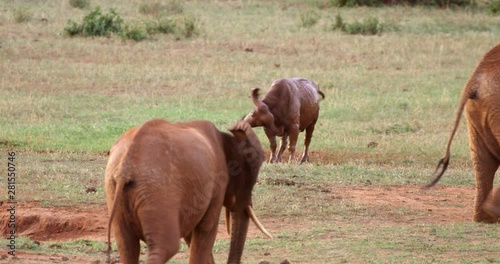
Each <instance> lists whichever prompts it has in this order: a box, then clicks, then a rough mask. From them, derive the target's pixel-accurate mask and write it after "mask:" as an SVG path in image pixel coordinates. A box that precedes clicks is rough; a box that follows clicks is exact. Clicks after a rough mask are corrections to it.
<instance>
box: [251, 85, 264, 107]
mask: <svg viewBox="0 0 500 264" xmlns="http://www.w3.org/2000/svg"><path fill="white" fill-rule="evenodd" d="M259 90H260V89H259V88H253V90H252V101H253V104H254V105H255V106H256V107H257V108H260V107H261V106H262V105H263V104H264V103H263V102H261V101H260V100H259Z"/></svg>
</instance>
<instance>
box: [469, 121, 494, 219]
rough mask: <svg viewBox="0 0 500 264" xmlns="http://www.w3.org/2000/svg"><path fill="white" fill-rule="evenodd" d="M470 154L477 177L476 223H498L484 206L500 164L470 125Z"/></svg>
mask: <svg viewBox="0 0 500 264" xmlns="http://www.w3.org/2000/svg"><path fill="white" fill-rule="evenodd" d="M469 140H470V153H471V158H472V162H473V165H474V173H475V175H476V197H475V202H474V203H475V205H474V221H476V222H484V223H494V222H497V220H498V219H497V218H495V217H492V216H491V215H489V214H487V213H486V212H485V211H484V210H483V204H484V203H485V201H486V198H487V197H488V195H489V194H490V192H491V190H492V188H493V179H494V177H495V172H496V171H497V169H498V166H499V162H498V160H497V159H496V157H495V156H494V155H493V154H492V153H491V152H490V151H489V150H488V147H487V146H486V143H485V142H484V141H483V139H482V138H481V136H480V135H479V133H478V132H477V131H476V130H475V129H474V128H472V126H470V125H469Z"/></svg>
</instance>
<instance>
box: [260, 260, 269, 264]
mask: <svg viewBox="0 0 500 264" xmlns="http://www.w3.org/2000/svg"><path fill="white" fill-rule="evenodd" d="M259 264H271V263H269V261H261V262H259Z"/></svg>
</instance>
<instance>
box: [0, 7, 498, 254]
mask: <svg viewBox="0 0 500 264" xmlns="http://www.w3.org/2000/svg"><path fill="white" fill-rule="evenodd" d="M306 2H307V1H306ZM179 3H181V2H180V1H168V3H167V2H162V3H161V4H159V5H157V6H155V5H146V4H145V3H144V2H126V3H123V2H122V1H116V0H113V1H90V6H89V7H86V8H83V9H79V8H73V7H71V5H69V4H68V3H66V2H60V1H59V2H57V1H56V2H54V1H22V0H16V1H4V2H0V10H6V11H5V12H0V25H1V26H0V72H2V74H1V75H0V94H1V97H2V100H0V112H1V113H2V115H0V128H1V129H0V142H1V143H0V151H1V152H2V153H5V152H6V151H9V150H16V151H17V153H18V159H17V161H18V162H19V172H20V173H21V175H22V176H21V177H20V179H19V185H18V188H19V192H20V193H21V194H20V195H19V196H18V198H19V199H20V200H28V201H30V200H40V201H42V202H43V203H42V204H43V205H45V206H71V205H78V204H93V205H97V206H99V205H102V204H104V203H105V201H104V193H103V185H104V184H103V175H104V168H105V165H106V158H107V157H106V156H105V155H104V154H103V153H105V152H106V151H108V150H109V148H110V147H111V145H112V144H113V143H114V141H115V140H116V139H117V138H118V137H119V136H120V135H121V134H122V133H123V132H124V131H125V130H127V129H128V128H130V127H133V126H137V125H140V124H142V123H143V122H145V121H147V120H149V119H151V118H165V119H167V120H170V121H184V120H191V119H208V120H210V121H212V122H213V123H214V124H215V125H216V126H217V127H218V128H220V129H221V130H224V131H227V130H226V127H228V126H229V125H231V124H232V123H233V122H235V121H236V120H239V119H241V118H242V117H243V116H244V115H245V114H247V113H248V112H249V111H250V110H251V109H252V107H253V106H252V102H251V99H250V96H249V95H250V91H251V89H252V88H254V87H260V88H262V89H263V90H266V89H267V88H268V87H269V85H270V84H271V83H272V81H273V80H274V79H277V78H282V77H292V76H302V77H306V78H310V79H311V80H313V81H315V82H316V83H318V84H319V85H320V88H321V90H322V91H323V92H324V93H325V95H326V99H325V100H323V101H322V102H321V110H320V119H319V121H318V125H317V127H316V131H315V133H314V137H313V140H312V144H311V151H312V152H313V153H312V156H311V160H312V163H311V164H306V165H303V166H299V165H296V164H278V165H272V166H271V165H269V164H265V165H264V167H263V169H262V170H261V175H260V179H261V180H260V183H259V184H258V185H257V187H256V189H255V198H254V199H255V201H254V202H255V204H256V205H259V206H258V207H257V206H256V209H257V210H258V213H259V216H260V217H261V218H263V219H265V218H273V217H276V218H277V219H278V220H276V221H283V226H284V228H283V229H279V230H272V232H273V233H274V234H275V235H276V237H277V238H276V239H274V240H268V239H262V238H259V237H257V238H252V239H249V240H248V241H247V246H246V250H245V253H244V258H245V261H246V262H248V263H258V262H259V261H261V260H266V261H270V262H272V263H276V262H278V263H279V262H280V261H282V260H283V259H286V258H288V259H289V260H290V261H291V262H292V263H371V262H374V263H400V262H401V261H402V260H404V261H403V262H406V263H422V262H437V263H487V262H493V263H495V262H500V259H499V258H498V256H497V255H495V253H494V252H496V249H495V247H494V245H496V244H495V243H496V242H497V240H498V239H497V238H495V235H494V234H495V231H498V228H497V226H491V225H478V224H473V223H454V222H450V223H443V224H441V225H437V224H415V225H401V224H399V225H398V224H396V223H393V222H391V223H384V222H383V221H382V220H380V219H384V217H385V216H386V215H388V216H391V217H395V218H397V217H402V216H407V215H411V214H418V212H416V211H415V210H412V209H411V208H410V209H408V208H373V207H369V206H364V205H359V204H355V203H353V202H349V201H348V200H346V199H334V198H332V197H334V196H335V192H334V190H335V188H348V187H356V186H369V185H370V184H371V185H372V186H374V187H384V186H391V185H408V186H419V185H423V184H425V183H427V182H428V181H429V178H430V175H431V173H432V172H433V170H434V167H435V165H436V163H437V161H438V160H439V158H441V157H442V155H443V154H444V150H445V144H446V141H447V139H448V136H449V132H450V129H451V126H452V122H453V118H454V115H455V110H456V106H457V104H458V99H459V96H460V92H461V89H462V87H463V85H464V84H465V82H466V81H467V79H468V78H469V76H470V74H471V72H472V70H473V69H474V67H475V65H476V63H477V62H478V60H479V58H480V57H481V56H482V55H483V54H484V53H485V52H486V51H488V50H489V49H490V48H491V47H493V46H494V45H496V44H497V42H498V33H499V32H500V26H499V24H498V23H497V17H494V16H491V15H489V14H488V13H487V10H486V9H484V8H483V7H479V8H477V9H472V8H467V9H455V10H451V9H430V8H421V7H415V8H411V7H402V6H398V7H387V8H367V7H359V8H342V9H334V8H325V9H316V7H315V5H314V4H311V3H310V2H307V3H302V2H298V1H187V2H182V9H179V8H181V7H180V6H179ZM170 4H171V5H172V6H170ZM95 6H101V8H102V10H109V9H110V8H114V9H115V10H116V11H117V13H118V14H120V16H121V17H122V18H123V19H124V20H127V21H145V20H151V19H152V17H153V16H156V15H157V13H158V14H160V13H162V12H167V13H171V12H173V13H182V14H183V15H187V16H190V17H191V18H192V19H193V21H191V22H194V21H196V23H200V25H202V28H203V31H202V32H200V34H199V36H198V37H197V38H193V39H178V40H176V39H175V38H172V37H169V36H165V35H156V37H155V38H154V39H147V40H144V41H142V42H138V43H136V42H128V41H123V40H121V39H120V38H114V37H110V38H70V37H66V36H64V35H62V34H61V32H62V31H63V29H64V27H65V26H66V23H67V20H68V19H72V20H74V21H81V20H82V18H83V17H84V16H85V15H86V14H87V13H88V11H89V10H91V9H93V8H94V7H95ZM146 9H147V10H146ZM170 9H172V10H173V9H175V10H177V11H175V10H174V11H169V10H170ZM311 9H313V10H314V14H313V15H311V14H312V13H311V14H309V15H308V14H306V13H305V12H304V10H311ZM15 10H26V11H29V12H26V14H29V16H28V17H29V19H27V20H23V21H22V23H19V20H18V19H17V18H15V17H14V15H15V12H16V11H15ZM337 13H340V14H341V15H342V18H343V19H344V22H346V23H353V22H354V21H362V20H363V19H364V18H370V17H371V18H376V19H377V20H378V21H379V23H380V24H382V25H384V31H383V32H382V33H381V34H379V35H377V36H360V35H349V34H344V33H342V32H340V31H331V30H329V27H330V26H331V25H332V21H334V19H335V14H337ZM301 14H302V18H301ZM301 19H302V20H301ZM311 19H312V20H314V23H312V24H311V25H309V24H308V23H310V22H311V21H312V20H311ZM309 20H311V21H309ZM189 23H190V21H186V25H187V26H188V27H189ZM304 23H305V24H304ZM306 25H307V26H306ZM246 48H252V49H253V52H245V49H246ZM277 65H279V66H277ZM255 131H256V132H257V133H258V135H259V138H260V139H261V142H262V144H263V146H264V148H265V149H266V150H267V148H268V142H267V139H266V137H265V135H264V133H263V131H262V129H260V128H258V129H256V130H255ZM302 138H303V134H301V135H300V140H299V145H298V151H299V152H300V151H301V150H302V147H303V146H302V141H303V139H302ZM370 142H375V143H377V145H376V147H368V144H369V143H370ZM0 157H4V155H0ZM469 160H470V158H469V150H468V140H467V134H466V129H465V122H464V120H462V123H461V126H460V128H459V131H458V134H457V136H456V138H455V140H454V142H453V145H452V159H451V164H450V168H449V170H448V172H447V174H446V175H445V177H444V178H443V179H442V181H441V182H440V184H442V185H449V186H473V185H474V178H473V175H472V165H471V162H470V161H469ZM4 170H5V169H4V167H2V168H0V172H1V173H2V174H3V173H4ZM267 178H271V179H281V178H284V179H289V180H293V181H295V182H296V183H297V184H296V185H295V186H274V185H268V184H265V179H267ZM497 181H498V180H497ZM87 187H95V188H96V192H95V193H94V192H90V193H87V192H86V188H87ZM0 189H5V181H4V180H0ZM321 190H329V191H330V193H328V192H322V191H321ZM5 195H6V194H2V195H1V196H0V197H2V198H5ZM470 199H471V201H472V199H473V197H470ZM470 206H471V207H472V204H471V205H470ZM381 209H383V210H381ZM316 212H319V214H315V213H316ZM370 219H375V220H377V221H379V222H380V223H378V224H377V225H370V226H369V227H367V226H366V225H365V224H366V223H367V221H370ZM296 222H300V223H301V224H302V226H301V228H300V229H297V228H296V226H294V225H293V224H294V223H296ZM287 225H291V226H293V227H292V228H286V227H287ZM26 243H27V244H28V245H29V243H30V242H29V241H27V242H26ZM46 243H47V244H46ZM50 243H52V242H43V243H42V245H41V246H40V247H41V248H42V249H43V248H44V247H45V248H47V249H43V250H45V251H44V252H46V253H48V254H52V253H53V251H50V250H55V249H54V248H50ZM72 243H73V242H64V243H62V244H61V248H60V251H58V252H63V253H65V254H72V253H73V252H75V251H77V250H76V249H75V247H73V246H72ZM74 243H77V244H78V243H79V242H74ZM85 243H86V242H83V244H85ZM90 243H91V244H92V243H94V242H90ZM101 246H102V245H101ZM55 247H56V248H57V247H58V246H55ZM92 248H94V247H93V246H92ZM227 248H228V241H227V240H218V241H217V244H216V247H215V249H214V250H215V253H214V254H215V255H216V259H217V260H218V261H220V262H223V261H224V259H225V257H226V252H227ZM42 249H39V248H37V247H35V248H30V246H26V247H23V248H22V250H26V251H33V252H38V251H39V250H42ZM49 249H50V250H49ZM86 250H87V249H84V250H83V253H82V254H84V255H85V254H88V255H91V256H96V255H98V256H101V255H102V253H100V252H99V249H88V251H86ZM492 252H493V253H492ZM185 255H186V249H185V248H183V255H182V256H181V257H179V259H177V260H176V261H185Z"/></svg>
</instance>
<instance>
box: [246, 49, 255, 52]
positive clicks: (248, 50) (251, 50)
mask: <svg viewBox="0 0 500 264" xmlns="http://www.w3.org/2000/svg"><path fill="white" fill-rule="evenodd" d="M245 52H253V48H245Z"/></svg>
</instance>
